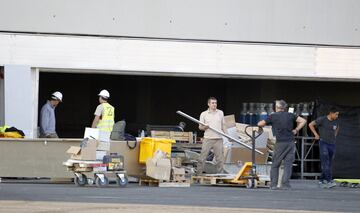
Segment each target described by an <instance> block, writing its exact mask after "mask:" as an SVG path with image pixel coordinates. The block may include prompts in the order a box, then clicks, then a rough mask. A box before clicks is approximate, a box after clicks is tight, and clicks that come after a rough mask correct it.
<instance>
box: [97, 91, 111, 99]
mask: <svg viewBox="0 0 360 213" xmlns="http://www.w3.org/2000/svg"><path fill="white" fill-rule="evenodd" d="M99 96H101V97H103V98H106V99H108V98H110V93H109V92H108V91H107V90H106V89H103V90H101V91H100V93H99Z"/></svg>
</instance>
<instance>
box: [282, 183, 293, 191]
mask: <svg viewBox="0 0 360 213" xmlns="http://www.w3.org/2000/svg"><path fill="white" fill-rule="evenodd" d="M280 189H281V190H290V189H291V186H290V184H288V185H282V186H281V187H280Z"/></svg>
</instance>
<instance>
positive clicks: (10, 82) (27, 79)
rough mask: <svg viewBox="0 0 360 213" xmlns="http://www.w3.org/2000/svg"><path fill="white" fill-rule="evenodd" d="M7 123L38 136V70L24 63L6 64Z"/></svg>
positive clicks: (27, 133) (29, 136)
mask: <svg viewBox="0 0 360 213" xmlns="http://www.w3.org/2000/svg"><path fill="white" fill-rule="evenodd" d="M4 74H5V78H4V79H5V81H4V83H5V84H4V92H5V95H4V97H5V101H4V103H5V110H4V113H5V124H6V125H8V126H14V127H16V128H18V129H21V130H22V131H24V133H25V135H26V137H28V138H33V137H36V133H37V108H38V107H37V106H38V78H39V76H38V75H39V74H38V72H37V71H36V70H32V69H31V68H30V67H29V66H24V65H6V66H5V68H4Z"/></svg>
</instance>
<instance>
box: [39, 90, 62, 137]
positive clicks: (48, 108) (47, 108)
mask: <svg viewBox="0 0 360 213" xmlns="http://www.w3.org/2000/svg"><path fill="white" fill-rule="evenodd" d="M62 98H63V95H62V94H61V92H58V91H56V92H54V93H53V94H51V96H50V98H49V100H48V101H47V102H46V104H44V106H43V107H42V108H41V111H40V136H39V137H40V138H58V137H59V136H58V135H57V133H56V118H55V108H56V107H57V105H58V104H59V103H60V102H62Z"/></svg>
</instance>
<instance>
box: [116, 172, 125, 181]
mask: <svg viewBox="0 0 360 213" xmlns="http://www.w3.org/2000/svg"><path fill="white" fill-rule="evenodd" d="M116 175H117V176H118V177H119V178H120V179H121V181H125V174H124V173H117V174H116Z"/></svg>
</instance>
